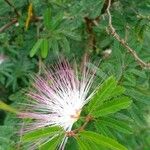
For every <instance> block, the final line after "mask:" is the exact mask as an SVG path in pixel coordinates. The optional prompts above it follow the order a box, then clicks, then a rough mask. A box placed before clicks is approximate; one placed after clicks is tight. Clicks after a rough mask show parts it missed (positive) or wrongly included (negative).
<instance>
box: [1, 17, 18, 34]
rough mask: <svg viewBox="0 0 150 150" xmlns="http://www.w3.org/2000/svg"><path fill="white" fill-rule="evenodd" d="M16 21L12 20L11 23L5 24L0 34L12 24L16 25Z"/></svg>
mask: <svg viewBox="0 0 150 150" xmlns="http://www.w3.org/2000/svg"><path fill="white" fill-rule="evenodd" d="M17 22H18V21H17V19H16V18H15V19H13V20H12V21H10V22H8V23H7V24H5V25H4V26H2V27H1V28H0V33H1V32H3V31H4V30H6V29H7V28H9V27H10V26H12V25H13V24H15V23H17Z"/></svg>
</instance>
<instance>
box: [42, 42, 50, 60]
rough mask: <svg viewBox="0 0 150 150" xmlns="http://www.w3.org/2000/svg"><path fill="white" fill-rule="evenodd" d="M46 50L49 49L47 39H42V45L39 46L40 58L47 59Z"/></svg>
mask: <svg viewBox="0 0 150 150" xmlns="http://www.w3.org/2000/svg"><path fill="white" fill-rule="evenodd" d="M48 48H49V43H48V39H43V43H42V44H41V56H42V58H46V57H47V54H48Z"/></svg>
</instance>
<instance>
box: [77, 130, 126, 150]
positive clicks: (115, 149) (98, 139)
mask: <svg viewBox="0 0 150 150" xmlns="http://www.w3.org/2000/svg"><path fill="white" fill-rule="evenodd" d="M79 136H80V137H81V138H85V140H87V141H88V140H91V141H92V142H94V143H95V144H97V145H102V146H104V147H106V148H110V149H112V150H127V149H126V148H125V147H124V146H122V145H121V144H119V143H118V142H116V141H115V140H113V139H111V138H109V137H105V136H103V135H100V134H97V133H95V132H91V131H83V132H81V133H80V134H79Z"/></svg>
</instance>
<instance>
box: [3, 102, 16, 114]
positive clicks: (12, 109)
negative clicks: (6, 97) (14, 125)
mask: <svg viewBox="0 0 150 150" xmlns="http://www.w3.org/2000/svg"><path fill="white" fill-rule="evenodd" d="M0 109H2V110H5V111H9V112H11V113H15V114H17V113H18V111H17V110H16V109H14V108H12V107H11V106H9V105H7V104H5V103H4V102H2V101H0Z"/></svg>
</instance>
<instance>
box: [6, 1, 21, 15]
mask: <svg viewBox="0 0 150 150" xmlns="http://www.w3.org/2000/svg"><path fill="white" fill-rule="evenodd" d="M4 1H5V2H6V3H7V4H8V5H9V6H10V7H12V8H13V9H14V12H15V14H16V15H17V17H19V16H20V14H19V13H18V11H17V9H16V7H15V6H14V5H13V4H12V3H11V2H10V1H9V0H4Z"/></svg>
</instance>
